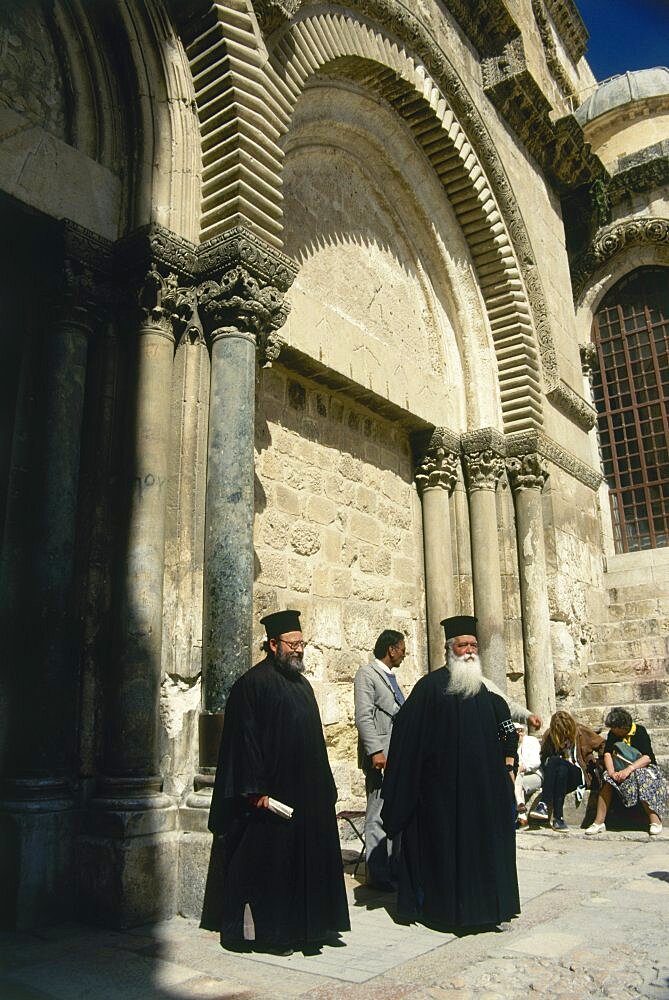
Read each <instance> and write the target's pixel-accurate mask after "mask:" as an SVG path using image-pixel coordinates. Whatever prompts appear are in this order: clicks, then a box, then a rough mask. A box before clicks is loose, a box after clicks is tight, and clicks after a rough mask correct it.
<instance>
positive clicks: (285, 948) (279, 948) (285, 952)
mask: <svg viewBox="0 0 669 1000" xmlns="http://www.w3.org/2000/svg"><path fill="white" fill-rule="evenodd" d="M253 950H254V951H259V952H261V953H262V954H263V955H277V956H278V957H279V958H288V956H289V955H292V954H293V953H294V951H295V949H294V948H291V947H290V945H282V944H276V945H272V944H264V945H263V944H256V946H255V947H254V949H253Z"/></svg>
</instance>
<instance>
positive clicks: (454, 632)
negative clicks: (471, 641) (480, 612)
mask: <svg viewBox="0 0 669 1000" xmlns="http://www.w3.org/2000/svg"><path fill="white" fill-rule="evenodd" d="M477 622H478V618H474V617H473V616H472V615H454V616H453V617H452V618H444V620H443V622H440V624H441V625H443V626H444V632H445V633H446V638H447V639H455V637H456V636H458V635H476V623H477Z"/></svg>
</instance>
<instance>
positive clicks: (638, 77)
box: [575, 66, 669, 125]
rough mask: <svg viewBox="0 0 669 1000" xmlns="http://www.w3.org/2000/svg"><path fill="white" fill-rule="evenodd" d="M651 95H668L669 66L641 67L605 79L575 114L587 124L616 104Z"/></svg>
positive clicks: (622, 104) (618, 106) (629, 102)
mask: <svg viewBox="0 0 669 1000" xmlns="http://www.w3.org/2000/svg"><path fill="white" fill-rule="evenodd" d="M652 97H669V69H667V67H666V66H655V67H653V69H639V70H635V71H634V72H627V73H622V74H621V75H620V76H613V77H611V79H610V80H605V81H604V83H601V84H600V85H599V86H598V87H597V90H596V91H595V92H594V94H591V95H590V97H588V99H587V100H586V101H584V102H583V104H582V105H581V106H580V108H578V109H577V110H576V111H575V115H576V118H577V119H578V121H579V123H580V124H581V125H585V124H587V122H591V121H593V120H594V119H595V118H599V117H600V115H604V114H606V113H607V112H608V111H613V109H614V108H621V107H623V106H624V105H625V104H631V103H632V102H633V101H642V100H645V99H647V98H652ZM668 103H669V102H668Z"/></svg>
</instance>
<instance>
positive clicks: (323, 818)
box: [202, 611, 350, 954]
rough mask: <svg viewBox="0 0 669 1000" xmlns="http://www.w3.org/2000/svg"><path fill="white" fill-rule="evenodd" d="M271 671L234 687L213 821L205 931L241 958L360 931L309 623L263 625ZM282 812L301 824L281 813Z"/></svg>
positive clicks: (292, 619) (285, 616)
mask: <svg viewBox="0 0 669 1000" xmlns="http://www.w3.org/2000/svg"><path fill="white" fill-rule="evenodd" d="M261 621H262V623H263V624H264V625H265V628H266V631H267V641H266V643H265V649H266V652H267V656H266V659H264V660H262V661H261V662H260V663H258V664H256V665H255V666H254V667H252V668H251V669H250V670H248V671H247V672H246V673H245V674H243V675H242V676H241V677H240V678H239V679H238V680H237V681H236V682H235V684H234V685H233V687H232V689H231V691H230V696H229V698H228V701H227V705H226V708H225V721H224V725H223V736H222V740H221V748H220V754H219V759H218V767H217V770H216V780H215V783H214V792H213V798H212V803H211V811H210V814H209V829H210V830H211V831H212V833H213V834H214V836H215V842H214V848H213V851H212V863H211V865H210V870H209V877H208V880H207V889H206V894H205V911H204V914H203V919H202V924H203V926H205V927H208V928H210V929H216V930H219V931H220V934H221V944H222V945H223V946H224V947H230V948H233V949H236V950H239V949H241V950H246V949H251V948H252V949H254V950H256V951H270V952H274V953H280V954H285V953H290V951H291V950H293V949H297V948H299V949H308V950H312V949H314V948H315V947H318V946H319V945H320V944H322V943H323V942H324V941H325V940H326V939H327V938H328V937H329V936H331V935H333V934H336V932H338V931H343V930H348V929H349V928H350V923H349V915H348V904H347V899H346V890H345V887H344V877H343V870H342V859H341V849H340V845H339V834H338V830H337V822H336V819H335V811H334V805H335V802H336V799H337V789H336V786H335V783H334V779H333V777H332V771H331V770H330V765H329V762H328V757H327V752H326V749H325V740H324V738H323V729H322V726H321V719H320V715H319V712H318V706H317V704H316V699H315V697H314V693H313V690H312V688H311V685H310V684H309V682H308V681H307V679H306V678H305V677H304V676H303V670H304V666H303V651H304V641H303V637H302V632H301V629H300V622H299V612H297V611H283V612H276V613H275V614H271V615H267V616H266V617H265V618H263V619H261ZM271 800H278V801H279V802H280V803H283V804H284V805H286V806H289V807H291V808H292V809H293V814H292V817H291V818H290V819H287V818H285V817H284V816H281V815H277V814H276V813H274V812H273V811H271V808H270V807H271V806H272V805H273V802H272V801H271Z"/></svg>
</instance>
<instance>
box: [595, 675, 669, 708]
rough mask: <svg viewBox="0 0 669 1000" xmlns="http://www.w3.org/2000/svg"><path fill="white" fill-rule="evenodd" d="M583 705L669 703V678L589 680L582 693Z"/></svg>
mask: <svg viewBox="0 0 669 1000" xmlns="http://www.w3.org/2000/svg"><path fill="white" fill-rule="evenodd" d="M581 700H582V703H583V705H627V704H629V703H636V702H656V701H657V702H661V701H669V677H667V676H665V677H650V678H641V677H634V676H632V677H628V678H625V679H622V678H621V679H620V680H615V681H600V680H597V681H595V680H589V681H588V683H587V685H586V686H585V688H584V689H583V691H582V693H581Z"/></svg>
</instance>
